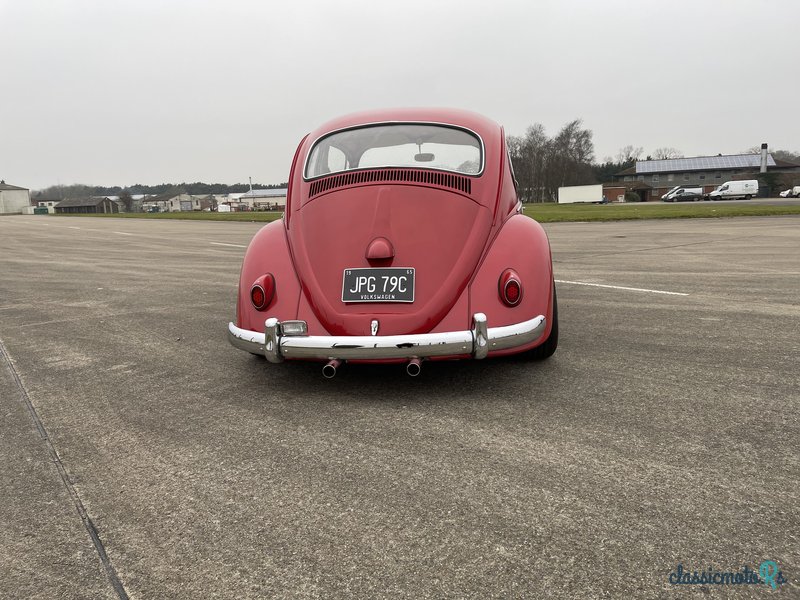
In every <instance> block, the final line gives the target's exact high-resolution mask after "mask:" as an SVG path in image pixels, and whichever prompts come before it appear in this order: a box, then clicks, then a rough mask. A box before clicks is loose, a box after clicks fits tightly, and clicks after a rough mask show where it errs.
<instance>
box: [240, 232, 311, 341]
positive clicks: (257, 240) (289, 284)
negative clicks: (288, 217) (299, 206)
mask: <svg viewBox="0 0 800 600" xmlns="http://www.w3.org/2000/svg"><path fill="white" fill-rule="evenodd" d="M266 273H272V275H273V276H274V277H275V297H274V299H273V300H272V302H271V303H270V304H269V305H268V306H267V308H266V309H265V310H263V311H259V310H256V308H255V307H254V306H253V304H252V302H251V301H250V288H251V287H252V286H253V283H254V282H255V280H256V279H258V278H259V277H261V276H262V275H264V274H266ZM299 299H300V283H299V281H298V280H297V275H295V271H294V265H293V264H292V258H291V255H290V254H289V245H288V243H287V240H286V229H285V228H284V222H283V220H279V221H273V222H272V223H270V224H269V225H266V226H264V227H262V228H261V229H260V230H259V231H258V233H256V235H255V236H254V237H253V239H252V240H251V241H250V245H249V246H248V247H247V251H246V252H245V255H244V261H243V262H242V271H241V274H240V276H239V296H238V299H237V303H236V324H237V326H238V327H241V328H242V329H249V330H251V331H263V330H264V321H266V320H267V318H269V317H277V318H278V319H280V320H281V321H285V320H292V319H296V318H297V305H298V301H299Z"/></svg>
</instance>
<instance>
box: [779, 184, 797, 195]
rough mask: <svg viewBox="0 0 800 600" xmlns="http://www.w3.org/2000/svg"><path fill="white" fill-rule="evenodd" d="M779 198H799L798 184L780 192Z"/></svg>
mask: <svg viewBox="0 0 800 600" xmlns="http://www.w3.org/2000/svg"><path fill="white" fill-rule="evenodd" d="M780 197H781V198H800V185H796V186H794V187H792V188H789V189H788V190H785V191H783V192H781V193H780Z"/></svg>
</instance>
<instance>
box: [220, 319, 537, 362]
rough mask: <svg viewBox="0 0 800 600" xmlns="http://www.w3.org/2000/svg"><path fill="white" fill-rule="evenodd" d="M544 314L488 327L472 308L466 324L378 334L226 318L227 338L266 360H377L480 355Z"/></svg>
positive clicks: (530, 330) (512, 342)
mask: <svg viewBox="0 0 800 600" xmlns="http://www.w3.org/2000/svg"><path fill="white" fill-rule="evenodd" d="M546 325H547V320H546V319H545V317H544V315H539V316H538V317H534V318H533V319H530V320H528V321H522V322H521V323H515V324H513V325H506V326H504V327H488V326H487V323H486V315H485V314H483V313H475V314H474V315H473V317H472V329H469V330H465V331H448V332H444V333H422V334H415V335H384V336H369V335H361V336H335V335H334V336H323V335H307V336H286V335H282V334H281V324H280V321H278V319H275V318H270V319H267V320H266V322H265V324H264V331H263V332H258V331H250V330H248V329H240V328H239V327H236V325H234V324H233V323H228V341H229V342H230V343H231V344H232V345H233V346H235V347H236V348H239V349H240V350H245V351H247V352H250V353H252V354H263V355H264V356H266V358H267V360H268V361H269V362H273V363H279V362H281V361H282V360H283V359H285V358H289V359H305V360H331V359H339V360H381V359H392V358H408V359H412V358H429V357H433V356H460V355H465V354H468V355H470V356H472V358H478V359H480V358H486V355H487V354H489V352H493V351H495V350H505V349H508V348H517V347H519V346H524V345H525V344H529V343H530V342H533V341H535V340H536V339H538V338H539V337H541V336H542V334H543V333H544V330H545V327H546Z"/></svg>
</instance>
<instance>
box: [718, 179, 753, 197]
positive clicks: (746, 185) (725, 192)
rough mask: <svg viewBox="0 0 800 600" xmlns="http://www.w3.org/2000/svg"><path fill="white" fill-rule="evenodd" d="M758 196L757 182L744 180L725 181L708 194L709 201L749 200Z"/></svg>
mask: <svg viewBox="0 0 800 600" xmlns="http://www.w3.org/2000/svg"><path fill="white" fill-rule="evenodd" d="M756 195H758V181H757V180H756V179H744V180H742V181H726V182H725V183H723V184H722V185H721V186H719V187H718V188H717V189H715V190H714V191H713V192H710V193H709V194H708V199H709V200H737V199H740V198H744V199H745V200H750V198H753V197H754V196H756Z"/></svg>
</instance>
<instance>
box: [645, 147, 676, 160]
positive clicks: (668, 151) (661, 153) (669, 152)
mask: <svg viewBox="0 0 800 600" xmlns="http://www.w3.org/2000/svg"><path fill="white" fill-rule="evenodd" d="M652 156H653V159H654V160H666V159H670V158H683V152H681V151H680V150H678V149H676V148H656V149H655V150H653V154H652Z"/></svg>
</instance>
